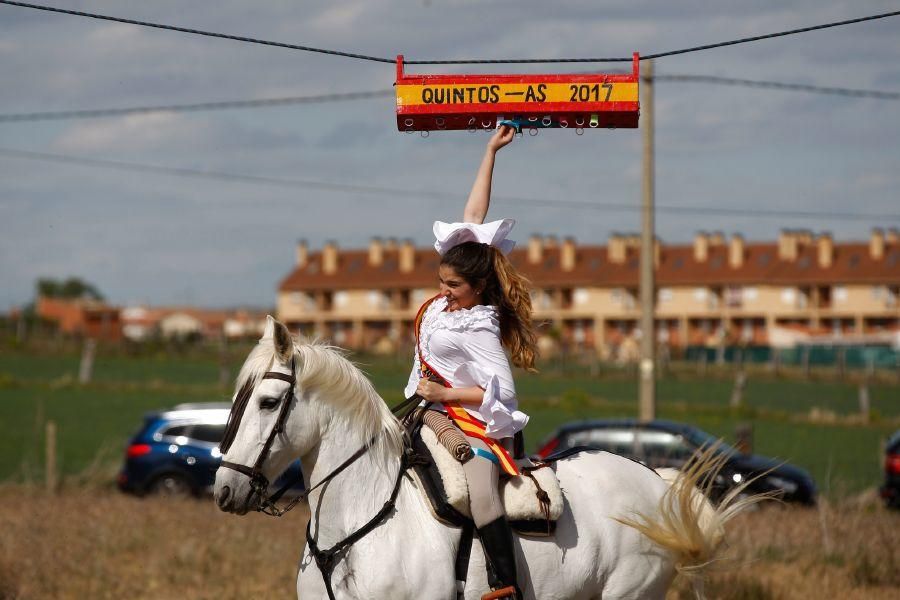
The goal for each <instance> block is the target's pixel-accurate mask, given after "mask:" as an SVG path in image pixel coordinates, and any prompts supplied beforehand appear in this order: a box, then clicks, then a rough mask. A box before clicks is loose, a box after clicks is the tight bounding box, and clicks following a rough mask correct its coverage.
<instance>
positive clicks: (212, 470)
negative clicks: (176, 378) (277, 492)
mask: <svg viewBox="0 0 900 600" xmlns="http://www.w3.org/2000/svg"><path fill="white" fill-rule="evenodd" d="M230 410H231V404H229V403H200V404H180V405H178V406H176V407H175V408H173V409H170V410H164V411H160V412H154V413H150V414H148V415H146V416H145V417H144V424H143V426H142V427H141V428H140V430H138V432H137V433H136V434H135V435H134V437H132V438H131V441H130V442H129V443H128V447H127V448H126V450H125V464H124V465H123V466H122V470H121V472H120V473H119V476H118V478H117V483H118V485H119V488H120V489H121V490H123V491H126V492H132V493H135V494H138V495H144V494H163V495H171V496H185V495H190V494H193V495H200V494H204V493H208V492H210V491H211V489H212V486H213V484H214V483H215V479H216V469H218V468H219V463H221V462H222V453H221V452H219V442H220V441H221V440H222V435H223V434H224V432H225V423H226V422H227V421H228V413H229V411H230ZM299 474H300V463H299V461H297V462H294V463H293V464H292V465H291V466H290V467H289V468H288V470H287V471H285V473H284V474H282V475H281V477H279V479H278V480H277V481H276V482H275V483H273V484H272V488H273V489H278V488H279V487H281V486H282V485H284V484H285V483H286V482H287V481H288V479H289V478H294V477H298V475H299ZM298 478H299V477H298ZM302 489H303V488H302V484H300V485H299V486H294V488H292V490H291V492H295V493H296V492H298V491H302Z"/></svg>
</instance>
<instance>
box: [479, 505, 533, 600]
mask: <svg viewBox="0 0 900 600" xmlns="http://www.w3.org/2000/svg"><path fill="white" fill-rule="evenodd" d="M478 537H479V538H480V539H481V546H482V547H483V548H484V556H485V559H486V560H487V565H488V581H489V582H490V585H491V588H493V589H494V590H498V589H502V588H506V587H512V588H514V589H515V597H516V599H517V600H520V599H521V598H522V590H521V589H519V585H518V582H517V581H516V551H515V548H514V547H513V536H512V529H511V528H510V526H509V521H507V520H506V517H505V516H504V517H500V518H499V519H496V520H494V521H491V522H490V523H488V524H487V525H485V526H484V527H481V528H479V529H478ZM492 597H496V596H492Z"/></svg>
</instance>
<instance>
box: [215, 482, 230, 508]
mask: <svg viewBox="0 0 900 600" xmlns="http://www.w3.org/2000/svg"><path fill="white" fill-rule="evenodd" d="M229 496H231V488H230V487H228V486H227V485H223V486H222V489H221V490H219V493H218V494H216V505H218V507H219V508H220V509H221V510H225V505H226V504H228V497H229Z"/></svg>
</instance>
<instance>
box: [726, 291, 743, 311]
mask: <svg viewBox="0 0 900 600" xmlns="http://www.w3.org/2000/svg"><path fill="white" fill-rule="evenodd" d="M743 292H744V288H741V287H734V286H729V287H727V288H725V304H727V305H728V306H730V307H731V308H740V307H741V306H742V305H743Z"/></svg>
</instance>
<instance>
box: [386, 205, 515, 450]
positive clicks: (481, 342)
mask: <svg viewBox="0 0 900 600" xmlns="http://www.w3.org/2000/svg"><path fill="white" fill-rule="evenodd" d="M513 223H514V222H513V221H512V220H510V219H506V220H504V221H494V222H493V223H485V224H484V225H476V224H473V223H454V224H447V223H440V222H437V223H435V226H434V230H435V235H436V237H437V238H438V241H437V242H436V243H435V247H436V248H437V250H438V252H440V253H441V254H443V253H444V252H446V251H447V250H449V249H450V248H451V247H452V246H454V245H456V244H458V243H462V242H464V241H469V240H470V239H472V240H474V241H481V242H483V243H490V244H492V245H495V246H497V247H500V248H501V250H503V249H504V247H505V248H507V249H506V250H504V252H508V251H509V249H511V248H512V245H513V244H514V242H512V241H511V240H505V239H504V238H505V236H506V233H508V232H509V230H510V229H511V228H512V225H513ZM439 225H441V226H444V225H446V226H448V227H442V228H441V232H440V233H441V234H444V235H440V234H439ZM453 225H462V226H464V227H462V228H458V229H455V230H454V229H452V226H453ZM459 229H464V230H465V233H464V234H460V233H459ZM498 230H500V231H499V235H498ZM448 237H455V238H456V240H457V241H456V243H450V244H447V243H446V241H447V239H448ZM498 242H499V243H498ZM503 242H508V244H503ZM439 244H441V245H440V246H439ZM446 308H447V299H446V298H443V297H441V298H437V299H436V300H434V301H433V302H432V303H431V304H430V305H429V306H428V308H427V309H426V310H425V314H424V315H423V316H422V322H421V329H420V331H419V346H420V349H421V352H422V357H423V358H424V359H425V362H426V363H428V364H429V365H430V366H431V368H432V369H434V370H435V371H437V372H438V373H439V374H440V375H441V376H442V377H444V378H445V379H446V380H447V381H448V382H449V383H450V385H452V386H453V387H455V388H457V387H474V386H477V387H480V388H481V389H483V390H484V396H483V399H482V402H481V404H480V405H479V406H475V405H473V404H467V405H463V407H464V408H465V409H466V410H467V411H468V412H469V414H471V415H472V416H474V417H475V418H477V419H480V420H481V421H483V422H484V423H485V424H486V433H487V434H488V435H489V436H490V437H492V438H494V439H501V438H505V437H510V436H512V435H514V434H515V433H516V432H518V431H520V430H521V429H523V428H524V427H525V425H526V423H528V415H526V414H525V413H523V412H521V411H519V410H518V401H517V400H516V387H515V384H514V383H513V378H512V372H511V370H510V367H509V360H508V359H507V357H506V353H505V352H504V351H503V347H502V345H501V343H500V321H499V318H498V314H497V308H496V307H494V306H484V305H477V306H473V307H472V308H468V309H460V310H455V311H452V312H447V311H446ZM421 372H422V371H421V364H420V361H419V355H418V352H416V355H415V359H414V360H413V367H412V371H411V372H410V374H409V381H408V383H407V384H406V388H405V389H404V393H405V394H406V397H407V398H409V397H411V396H412V395H413V394H415V393H416V387H417V386H418V383H419V379H420V378H421Z"/></svg>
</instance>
